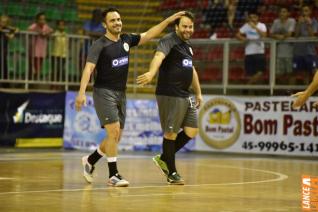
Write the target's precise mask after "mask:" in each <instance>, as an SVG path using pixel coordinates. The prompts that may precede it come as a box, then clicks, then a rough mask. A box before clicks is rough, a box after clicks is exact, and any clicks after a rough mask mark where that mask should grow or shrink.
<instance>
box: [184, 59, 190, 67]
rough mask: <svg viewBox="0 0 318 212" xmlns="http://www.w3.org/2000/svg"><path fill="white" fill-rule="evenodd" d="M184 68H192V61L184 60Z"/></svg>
mask: <svg viewBox="0 0 318 212" xmlns="http://www.w3.org/2000/svg"><path fill="white" fill-rule="evenodd" d="M182 66H183V67H190V68H191V67H192V60H189V59H183V60H182Z"/></svg>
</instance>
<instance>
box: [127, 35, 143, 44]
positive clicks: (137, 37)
mask: <svg viewBox="0 0 318 212" xmlns="http://www.w3.org/2000/svg"><path fill="white" fill-rule="evenodd" d="M129 38H130V47H134V46H137V45H138V43H139V41H140V35H139V34H130V35H129Z"/></svg>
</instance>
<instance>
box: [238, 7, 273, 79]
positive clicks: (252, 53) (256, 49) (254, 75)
mask: <svg viewBox="0 0 318 212" xmlns="http://www.w3.org/2000/svg"><path fill="white" fill-rule="evenodd" d="M258 19H259V15H258V14H257V13H256V12H253V11H251V12H249V14H248V20H247V23H245V24H244V25H243V26H242V27H241V28H240V29H239V32H238V33H237V34H236V37H237V38H238V39H239V40H241V41H243V42H245V43H246V46H245V72H246V74H247V75H248V76H250V80H249V82H248V83H249V84H255V83H257V82H258V81H259V80H260V79H261V77H262V75H263V72H265V68H266V67H265V66H266V62H265V54H264V53H265V47H264V42H263V41H260V40H259V39H261V38H264V37H266V32H267V29H266V26H265V24H263V23H261V22H259V21H258Z"/></svg>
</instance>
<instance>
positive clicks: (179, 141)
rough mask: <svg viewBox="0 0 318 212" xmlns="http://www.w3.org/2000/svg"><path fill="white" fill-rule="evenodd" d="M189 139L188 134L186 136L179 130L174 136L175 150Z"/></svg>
mask: <svg viewBox="0 0 318 212" xmlns="http://www.w3.org/2000/svg"><path fill="white" fill-rule="evenodd" d="M190 140H191V138H190V137H189V136H187V135H186V134H185V132H184V131H183V130H182V131H181V132H179V133H178V136H177V138H176V146H175V151H176V152H178V151H179V150H180V149H181V148H182V147H184V145H186V144H187V143H188V141H190Z"/></svg>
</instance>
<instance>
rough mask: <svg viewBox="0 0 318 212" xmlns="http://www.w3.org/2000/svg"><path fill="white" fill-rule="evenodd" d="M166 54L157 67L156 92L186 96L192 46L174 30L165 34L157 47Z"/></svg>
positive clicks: (190, 76)
mask: <svg viewBox="0 0 318 212" xmlns="http://www.w3.org/2000/svg"><path fill="white" fill-rule="evenodd" d="M157 51H160V52H162V53H164V54H165V55H166V57H165V59H164V60H163V61H162V64H161V66H160V69H159V77H158V83H157V89H156V94H157V95H166V96H176V97H188V96H189V95H190V92H189V87H190V85H191V82H192V77H193V65H192V55H193V52H192V48H191V46H190V44H189V43H188V42H185V41H183V40H181V39H180V38H179V37H178V36H177V34H176V33H175V32H172V33H169V34H167V35H165V36H164V37H163V38H162V39H161V40H160V41H159V45H158V47H157Z"/></svg>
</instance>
